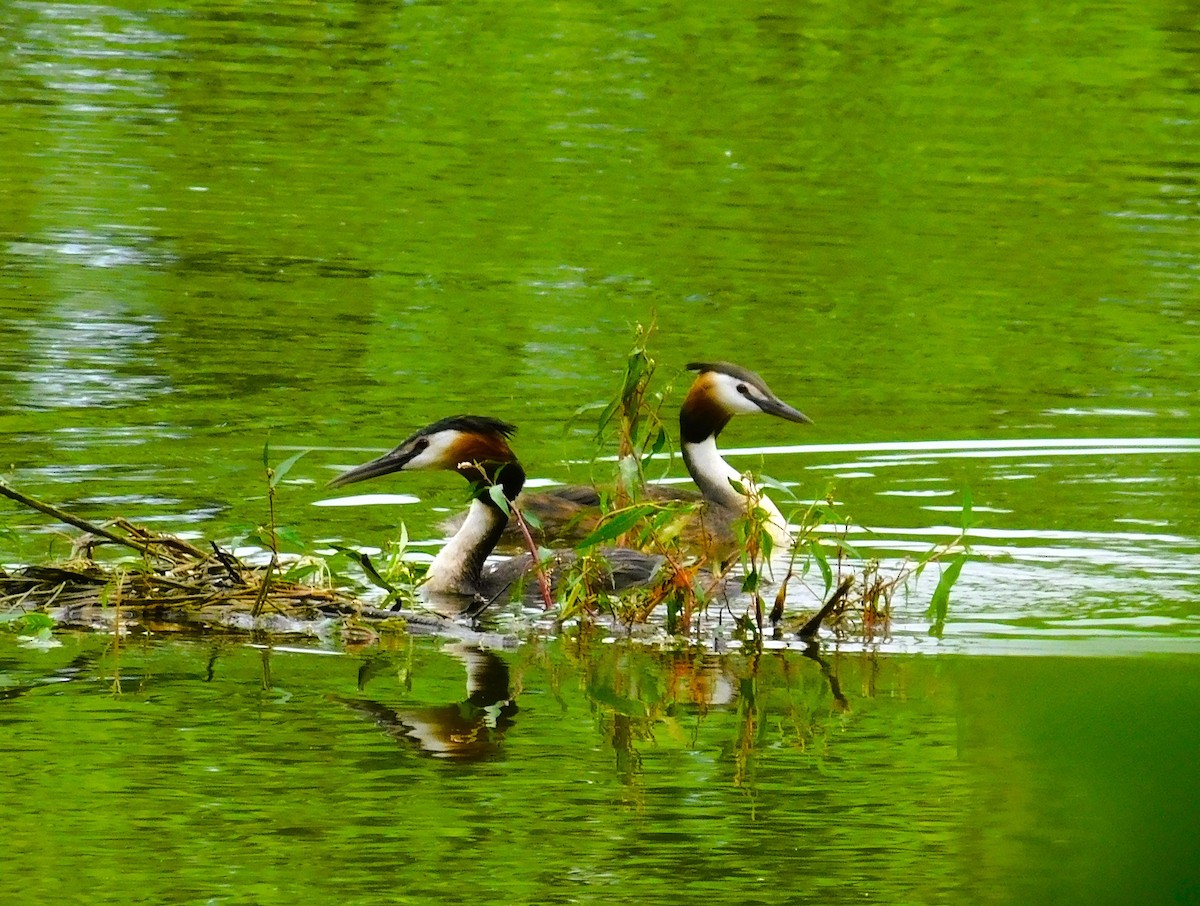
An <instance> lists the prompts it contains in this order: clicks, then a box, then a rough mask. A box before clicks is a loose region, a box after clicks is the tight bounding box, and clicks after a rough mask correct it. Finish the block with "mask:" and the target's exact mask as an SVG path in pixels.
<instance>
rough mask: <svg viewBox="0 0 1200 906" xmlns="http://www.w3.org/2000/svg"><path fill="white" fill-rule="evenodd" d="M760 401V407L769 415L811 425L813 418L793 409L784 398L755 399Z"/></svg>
mask: <svg viewBox="0 0 1200 906" xmlns="http://www.w3.org/2000/svg"><path fill="white" fill-rule="evenodd" d="M755 402H757V403H758V408H759V409H761V410H762V411H763V412H765V413H767V415H774V416H778V417H779V418H782V419H785V420H787V421H789V422H799V423H800V424H802V425H811V424H812V423H813V420H812V419H811V418H809V417H808V416H807V415H805V414H804V413H803V412H801V411H800V410H799V409H793V408H792V407H791V406H789V405H788V404H787V403H785V402H784V401H783V400H781V399H779V398H778V397H774V396H773V397H771V398H770V399H767V400H762V401H759V400H755Z"/></svg>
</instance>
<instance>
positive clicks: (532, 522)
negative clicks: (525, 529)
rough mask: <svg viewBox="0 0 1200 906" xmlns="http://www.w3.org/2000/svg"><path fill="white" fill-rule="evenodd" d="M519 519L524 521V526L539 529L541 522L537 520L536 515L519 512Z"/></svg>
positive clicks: (529, 512) (525, 511)
mask: <svg viewBox="0 0 1200 906" xmlns="http://www.w3.org/2000/svg"><path fill="white" fill-rule="evenodd" d="M521 518H522V519H524V520H525V524H526V525H528V526H529V527H530V528H531V529H540V528H541V527H542V520H541V519H539V518H538V514H537V513H534V512H532V511H530V510H521Z"/></svg>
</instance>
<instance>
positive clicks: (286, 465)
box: [271, 450, 309, 487]
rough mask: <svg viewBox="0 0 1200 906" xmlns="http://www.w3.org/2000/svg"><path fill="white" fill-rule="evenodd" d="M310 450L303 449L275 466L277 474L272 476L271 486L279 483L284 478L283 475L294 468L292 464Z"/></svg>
mask: <svg viewBox="0 0 1200 906" xmlns="http://www.w3.org/2000/svg"><path fill="white" fill-rule="evenodd" d="M308 452H309V451H308V450H301V451H300V452H299V453H297V454H296V455H295V456H289V457H288V458H287V459H285V460H284V461H283V462H281V463H280V464H279V465H277V466H276V467H275V474H273V475H272V476H271V487H275V486H276V485H277V484H279V482H280V481H282V480H283V476H284V475H286V474H287V473H288V472H290V471H291V470H292V466H294V465H295V464H296V463H297V462H299V461H300V457H302V456H304V455H305V454H307V453H308Z"/></svg>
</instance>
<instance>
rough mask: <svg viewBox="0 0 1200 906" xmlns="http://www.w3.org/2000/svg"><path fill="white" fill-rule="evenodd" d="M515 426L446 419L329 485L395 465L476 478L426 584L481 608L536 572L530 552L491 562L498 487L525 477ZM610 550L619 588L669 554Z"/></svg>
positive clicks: (508, 491) (507, 494)
mask: <svg viewBox="0 0 1200 906" xmlns="http://www.w3.org/2000/svg"><path fill="white" fill-rule="evenodd" d="M515 430H516V429H515V428H514V427H513V426H512V425H510V424H507V423H505V422H502V421H500V420H498V419H494V418H488V417H486V416H479V415H457V416H453V417H451V418H444V419H442V420H441V421H437V422H434V423H433V424H430V425H426V426H425V427H424V428H421V429H420V430H418V431H416V432H415V433H414V434H413V435H412V436H411V437H409V438H408V439H407V440H405V441H404V442H403V443H401V444H400V445H399V446H397V447H396V448H395V449H393V450H391V451H390V452H388V453H385V454H384V455H383V456H380V457H379V458H377V459H373V460H371V461H370V462H366V463H363V464H362V465H360V466H355V467H354V468H352V469H348V470H347V471H345V472H343V473H342V474H341V475H338V476H337V477H336V478H334V479H333V480H332V481H331V482H330V483H329V485H330V487H342V486H344V485H348V484H353V483H354V482H358V481H365V480H366V479H369V478H376V477H379V476H381V475H387V474H390V473H392V472H411V471H418V470H431V469H433V470H445V471H450V472H457V473H458V474H459V475H461V476H463V477H464V478H465V479H466V480H467V481H468V482H470V483H471V486H472V500H471V505H470V507H469V508H468V510H467V514H466V517H465V518H464V519H463V520H462V523H461V525H460V526H459V527H458V530H457V531H456V532H455V533H454V535H453V537H451V538H450V540H449V541H448V542H447V543H446V545H445V546H444V547H443V548H442V549H441V550H440V551H439V552H438V553H437V555H436V556H435V557H434V558H433V562H432V563H430V565H429V571H428V572H427V573H426V579H425V582H424V583H423V584H422V586H421V588H422V590H423V593H424V594H426V596H427V597H432V598H436V599H439V600H438V601H437V603H438V604H439V605H444V604H445V603H446V602H447V600H449V601H451V602H454V601H455V599H457V604H458V605H460V606H458V607H457V608H456V609H457V612H460V613H467V614H474V613H478V612H479V611H481V610H482V609H483V608H484V607H486V606H487V605H488V604H490V603H491V602H492V601H493V600H495V599H496V598H498V597H500V596H501V595H503V594H504V593H505V592H506V590H507V589H509V588H510V587H511V586H513V585H514V583H516V582H518V581H520V580H521V579H523V578H524V577H525V576H527V575H531V574H532V572H533V566H534V564H533V558H532V556H531V555H530V554H523V555H518V556H515V557H512V558H509V559H507V560H504V561H501V562H499V563H495V564H488V563H487V558H488V556H489V555H490V554H491V553H492V551H493V550H494V549H495V547H496V544H497V542H499V540H500V536H501V534H503V532H504V529H505V527H506V525H507V524H508V514H507V513H506V512H505V511H504V509H502V508H501V505H500V503H499V502H498V501H497V500H496V499H495V498H494V497H493V496H492V488H493V487H499V488H500V489H501V491H502V492H503V495H504V498H505V499H506V500H507V501H509V502H511V501H513V500H516V499H517V495H518V494H519V493H520V491H521V487H522V486H523V485H524V483H525V471H524V469H523V468H522V467H521V463H520V462H519V461H518V460H517V457H516V455H515V454H514V453H513V451H512V448H511V447H510V446H509V444H508V441H509V438H511V437H512V434H513V432H514V431H515ZM603 553H604V556H605V558H606V559H607V561H608V562H609V568H610V575H609V585H610V588H611V589H612V590H620V589H623V588H626V587H628V586H631V585H635V584H639V583H644V582H647V581H649V580H650V578H651V577H652V576H653V574H654V572H655V570H656V569H657V567H658V566H659V565H660V563H661V562H662V558H660V557H652V556H649V555H647V554H644V553H642V552H640V551H631V550H623V549H610V550H605V551H604V552H603ZM573 556H574V555H573V554H571V553H570V552H560V553H557V554H556V555H555V557H554V566H556V567H561V566H563V565H565V564H566V563H567V562H569V561H570V559H571V558H572V557H573ZM439 609H445V608H444V607H439ZM452 609H455V608H452Z"/></svg>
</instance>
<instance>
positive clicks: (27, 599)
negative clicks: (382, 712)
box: [0, 324, 971, 644]
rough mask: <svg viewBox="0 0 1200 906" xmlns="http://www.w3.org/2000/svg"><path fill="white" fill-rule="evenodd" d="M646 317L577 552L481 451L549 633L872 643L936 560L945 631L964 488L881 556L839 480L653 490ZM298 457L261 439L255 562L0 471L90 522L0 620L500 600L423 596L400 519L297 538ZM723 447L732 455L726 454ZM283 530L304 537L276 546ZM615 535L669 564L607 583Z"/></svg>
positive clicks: (58, 513)
mask: <svg viewBox="0 0 1200 906" xmlns="http://www.w3.org/2000/svg"><path fill="white" fill-rule="evenodd" d="M653 330H654V328H653V324H651V325H650V327H649V328H645V329H644V328H642V327H641V326H640V325H639V326H638V328H637V334H636V338H635V342H634V346H633V349H632V350H631V352H630V354H629V356H628V358H627V361H626V365H625V369H624V373H623V375H622V380H621V388H620V390H619V392H618V393H617V394H616V396H615V397H614V398H613V399H612V400H611V401H610V402H608V403H607V404H606V405H604V406H603V407H602V408H601V411H600V415H599V418H598V421H597V428H596V437H597V440H598V441H600V442H602V443H604V444H605V445H608V444H610V443H611V444H612V445H614V446H615V447H616V448H617V450H618V451H619V455H618V456H617V462H616V475H615V483H614V485H613V489H612V490H609V491H604V490H595V491H592V490H591V489H584V490H586V491H588V492H589V493H590V495H591V497H592V498H593V499H592V507H593V510H594V511H593V512H592V513H591V514H590V515H589V516H588V521H587V531H586V532H585V533H584V536H583V537H582V539H581V540H579V541H578V542H577V543H576V544H575V546H574V548H573V549H572V550H568V551H556V552H552V551H549V550H546V549H545V548H540V547H538V545H537V543H536V541H535V538H534V532H533V531H531V529H533V530H540V529H541V525H540V524H539V523H538V521H537V517H536V516H535V515H534V514H533V513H532V512H530V511H529V510H524V511H523V508H522V504H521V501H522V498H521V497H517V499H516V500H514V501H511V508H510V501H509V500H508V498H507V497H506V494H505V491H504V489H503V488H502V487H501V486H500V484H499V483H497V482H496V478H495V476H492V473H490V472H488V471H487V470H486V469H484V468H483V467H482V465H479V464H477V468H478V471H479V473H480V476H481V482H482V484H485V485H491V487H488V488H486V491H487V492H488V495H489V496H490V498H491V499H492V500H493V501H495V502H496V504H497V506H498V507H499V508H500V509H501V510H503V511H504V512H505V513H507V514H508V515H509V518H510V522H511V523H512V524H514V525H515V526H516V527H517V528H518V529H519V536H520V538H521V540H522V541H523V546H524V547H525V548H526V549H527V550H528V551H529V553H530V554H531V556H532V563H533V566H534V569H533V570H532V573H531V574H532V576H533V578H534V579H535V580H536V591H537V598H538V599H539V603H540V605H541V608H540V609H538V611H537V612H538V613H539V614H541V613H546V612H550V611H555V613H554V617H553V623H552V625H553V627H554V630H553V631H558V629H559V628H560V627H562V626H563V625H564V624H565V623H568V622H569V621H576V622H577V623H578V624H579V625H581V626H583V627H585V628H586V627H588V626H592V625H596V624H598V623H600V622H601V621H605V622H609V623H612V624H613V625H614V626H622V627H624V629H625V631H626V632H627V633H631V634H632V633H634V632H635V631H640V628H641V627H646V626H650V627H651V629H652V631H658V632H660V633H666V634H667V635H668V636H671V637H674V638H677V639H680V640H684V641H688V640H691V641H696V642H705V641H707V640H711V639H712V638H713V637H715V635H717V634H720V633H724V634H725V635H727V636H728V635H729V634H730V633H732V634H734V635H735V636H737V637H740V638H741V639H743V640H745V641H749V642H752V643H754V644H762V643H763V642H764V640H766V639H768V638H772V637H773V638H775V639H779V638H781V637H784V638H787V637H791V638H795V639H798V640H800V641H802V642H807V641H809V640H812V639H814V638H815V637H816V636H817V633H818V632H819V631H820V629H821V628H822V626H825V627H827V628H829V629H831V630H832V631H833V632H834V633H835V634H837V635H838V636H839V637H842V638H861V639H863V640H866V641H868V642H870V641H875V640H879V639H882V638H886V637H887V634H888V632H889V627H890V623H891V617H892V609H893V603H894V600H895V596H896V594H897V593H898V592H899V591H901V590H902V589H907V588H908V587H909V583H910V582H912V581H913V580H915V579H917V578H918V577H920V576H921V574H922V573H923V572H924V571H925V570H926V569H927V568H928V567H929V566H930V565H932V564H938V566H939V567H940V569H941V574H940V577H939V580H938V583H937V587H936V588H935V590H934V592H933V595H932V598H931V600H930V602H929V606H928V612H927V617H928V619H929V620H930V632H931V633H932V634H934V635H940V633H941V632H942V628H943V626H944V624H945V622H946V619H947V616H948V613H949V605H950V592H951V589H952V587H953V586H954V583H955V582H956V581H957V579H958V576H959V574H960V573H961V571H962V569H963V566H964V565H965V563H966V562H967V560H968V559H969V557H970V550H969V547H968V544H967V534H968V530H969V528H970V525H971V499H970V495H969V494H964V499H963V505H962V530H961V532H960V533H959V534H958V536H957V537H956V538H954V539H953V540H951V541H950V542H948V543H943V544H938V545H935V546H933V547H932V548H931V549H930V550H929V551H928V552H927V553H926V554H925V555H924V556H923V557H920V558H918V559H916V560H915V561H913V560H907V559H906V560H904V561H901V562H898V563H895V562H893V563H888V564H884V563H881V562H880V561H879V560H877V559H870V558H867V557H864V556H862V555H861V554H860V553H859V552H858V551H856V550H855V548H854V546H853V545H852V544H851V543H850V542H849V541H848V535H849V531H850V528H851V520H850V519H849V518H848V517H846V516H845V515H843V514H842V513H841V512H839V511H838V509H837V508H836V506H835V505H834V502H833V494H832V490H830V491H829V492H828V493H827V494H826V496H825V497H824V498H822V499H819V500H816V501H804V500H801V499H799V498H798V497H797V496H796V494H795V492H794V490H793V489H792V488H791V487H789V486H788V485H785V484H784V483H782V482H780V481H777V480H775V479H772V478H770V477H768V476H765V475H761V474H753V473H750V472H745V473H741V474H740V475H739V474H738V473H736V472H735V471H734V470H727V471H728V474H729V478H728V482H729V486H730V487H729V488H728V489H726V490H730V489H731V490H732V491H733V492H734V496H733V499H734V500H737V501H741V503H736V504H732V505H719V504H717V503H714V502H712V501H710V500H706V499H701V498H700V497H698V496H692V497H686V496H685V497H683V498H676V497H674V496H671V495H668V494H664V493H661V489H660V488H656V487H655V486H654V485H653V484H652V483H651V482H650V481H648V479H647V471H648V470H649V469H650V467H651V465H652V463H653V462H654V461H656V460H657V459H659V458H660V457H661V456H663V455H664V454H666V453H667V452H668V444H669V441H668V434H667V431H666V429H665V426H664V421H663V419H662V416H661V413H662V409H663V405H664V402H665V400H666V397H667V391H666V390H657V391H656V390H654V389H653V386H654V377H655V371H656V363H655V361H654V358H653V357H652V356H651V355H650V352H649V349H648V342H649V339H650V337H651V336H652V334H653ZM689 367H693V368H698V369H700V370H702V371H704V370H706V369H707V370H713V369H724V372H725V374H734V375H737V376H738V377H736V378H735V380H745V381H747V382H749V381H753V382H755V383H756V385H757V386H758V387H759V388H760V389H761V391H762V392H764V393H767V394H768V395H769V394H770V392H769V390H767V388H766V387H765V385H764V384H762V382H761V379H759V378H758V377H757V376H756V375H753V374H752V373H750V372H746V371H745V369H740V368H737V366H729V365H696V366H689ZM746 389H747V388H746V387H745V386H744V385H742V386H739V390H740V391H746ZM772 399H773V400H774V402H775V403H776V404H778V405H779V406H783V407H784V408H785V409H787V410H788V411H789V412H791V413H792V415H794V416H797V417H798V418H792V419H790V420H793V421H796V420H800V419H803V420H805V421H807V418H806V417H805V416H803V415H802V414H800V413H798V412H796V411H795V410H791V409H790V407H786V405H785V404H782V403H781V402H780V401H779V400H777V399H775V398H774V397H772ZM588 408H589V407H584V409H581V410H579V413H577V415H578V414H580V413H582V412H584V411H586V410H587V409H588ZM682 418H683V415H682V412H681V421H682ZM718 430H719V429H718ZM714 440H715V435H714ZM712 449H713V450H714V451H715V446H714V447H713V448H712ZM304 455H305V452H300V453H297V454H295V455H293V456H291V457H289V458H288V459H286V460H284V461H283V462H282V463H280V464H279V465H277V466H274V467H272V465H271V463H270V450H269V447H268V446H266V445H264V447H263V469H264V474H265V479H266V491H267V494H266V500H267V524H266V525H264V526H261V527H259V529H258V530H257V531H256V532H255V533H254V534H253V535H251V536H250V540H253V541H254V542H255V543H256V544H257V545H258V549H259V550H260V551H261V552H262V555H263V557H264V558H265V560H266V562H265V563H262V564H259V563H253V564H251V563H247V562H245V561H243V560H241V559H239V558H238V557H237V556H235V554H234V552H233V550H232V549H227V548H223V547H221V546H219V545H218V544H216V543H215V542H207V543H206V544H203V545H199V546H198V545H197V544H193V543H192V542H190V541H187V540H184V539H181V538H178V537H175V536H172V535H166V534H158V533H155V532H151V531H148V530H147V529H145V528H143V527H140V526H137V525H134V524H132V523H130V522H129V521H127V520H124V519H120V518H118V519H114V520H113V521H111V522H109V523H106V524H104V525H98V524H95V523H92V522H89V521H86V520H84V519H81V518H79V517H78V516H75V515H74V514H72V513H69V512H66V511H64V510H61V509H59V508H57V507H55V506H53V505H51V504H48V503H45V502H43V501H40V500H36V499H34V498H32V497H29V496H28V495H26V494H23V493H21V492H19V491H17V490H16V489H15V488H12V487H11V486H9V485H6V484H4V483H2V482H0V495H3V496H5V497H8V498H9V499H11V500H13V501H15V502H17V503H19V504H21V505H23V506H26V507H29V508H32V509H34V510H37V511H39V512H41V513H43V514H45V515H48V516H50V517H52V518H54V519H56V520H58V521H60V522H63V523H66V524H68V525H71V526H74V527H75V528H78V529H80V530H82V531H83V532H84V534H83V535H82V536H81V537H79V538H78V539H77V540H76V541H75V544H74V548H73V550H72V553H71V556H70V557H69V558H68V560H67V561H66V562H64V563H60V564H55V565H33V566H26V567H24V568H21V569H16V570H13V571H11V572H5V571H4V570H0V630H3V629H9V630H13V631H17V632H19V633H21V634H22V636H23V638H26V639H28V640H29V644H52V642H53V640H52V636H51V630H52V628H53V627H54V626H79V627H87V628H92V629H103V630H107V631H116V632H122V631H135V630H137V629H140V630H142V631H180V630H187V629H196V628H203V629H210V630H211V629H215V630H238V631H267V632H274V633H306V634H318V635H324V634H331V633H335V632H340V633H343V634H349V635H358V636H360V637H364V638H367V639H369V638H371V637H373V635H374V634H375V633H377V632H380V631H384V630H385V629H389V628H401V629H407V630H409V631H418V632H436V633H442V634H448V635H456V636H461V635H464V634H466V633H471V632H474V631H475V624H474V623H472V624H471V626H470V628H468V626H467V625H466V624H465V623H461V622H456V620H455V619H454V617H456V616H458V617H461V616H463V615H464V614H465V613H467V612H470V613H478V612H479V611H480V610H482V609H483V608H486V607H487V606H488V605H489V604H491V603H492V601H491V600H484V601H480V602H477V604H478V605H479V606H476V607H475V608H474V609H473V610H470V611H461V610H460V611H455V612H454V613H452V614H449V615H445V614H443V613H433V612H430V611H428V610H422V609H420V608H421V605H422V603H423V601H422V597H421V587H420V586H421V583H422V581H423V578H424V568H425V565H424V564H420V563H417V562H415V561H414V560H413V559H411V558H410V557H409V556H408V555H407V549H408V537H407V534H406V532H405V530H404V527H403V526H401V528H400V538H399V540H398V541H397V542H395V543H392V544H390V545H385V548H384V553H383V555H382V556H378V557H377V558H376V559H375V560H372V559H371V557H370V556H368V555H367V554H365V553H363V552H361V551H358V550H356V549H354V548H352V547H347V546H336V545H335V546H334V554H333V555H332V556H329V557H320V556H314V555H312V554H309V553H305V552H304V545H303V543H302V542H301V541H300V539H298V538H294V537H290V536H289V534H288V533H287V532H286V530H283V529H280V528H279V527H278V526H277V524H276V490H277V488H278V486H279V484H280V482H281V481H282V479H283V478H284V476H285V475H286V474H287V473H288V472H289V471H290V470H291V469H292V467H293V466H295V465H296V463H297V462H298V461H299V460H300V459H301V458H302V457H303V456H304ZM685 461H687V453H686V450H685ZM717 462H719V463H720V464H721V465H722V466H725V463H724V461H723V460H721V459H720V458H719V455H718V456H717ZM460 465H461V464H460ZM689 469H691V464H690V462H689ZM499 474H500V473H499V472H496V473H495V475H499ZM489 476H492V477H489ZM735 476H736V477H735ZM697 480H698V481H699V479H697ZM720 480H721V481H724V480H725V479H724V478H722V479H720ZM710 483H711V481H710ZM475 491H476V493H478V491H479V488H478V487H476V488H475ZM767 491H770V492H771V493H772V494H773V495H774V500H772V499H770V498H768V497H767V496H766V492H767ZM584 496H587V495H584ZM596 498H598V502H599V506H598V507H596V506H595V503H596ZM785 514H786V518H785ZM706 520H708V524H706ZM718 522H719V525H718V524H717V523H718ZM281 541H285V542H288V543H289V544H290V546H291V548H292V549H293V551H295V552H293V553H281ZM609 545H617V546H619V547H620V548H626V549H633V550H634V551H643V552H647V553H649V554H651V555H653V557H654V558H657V559H658V560H659V561H661V566H660V567H659V568H658V569H657V570H656V572H655V574H654V578H653V581H651V582H649V583H648V584H641V585H639V586H637V587H635V588H634V589H633V590H632V591H629V592H622V593H619V594H618V593H615V592H612V591H610V590H609V589H610V588H611V587H613V585H614V583H613V582H612V576H613V572H614V564H613V563H610V562H608V557H609V556H612V554H613V553H614V552H612V551H610V552H609V554H607V555H606V553H605V551H606V549H607V546H609ZM101 546H115V547H117V548H120V549H121V550H122V551H123V552H124V554H125V556H123V557H115V558H114V557H111V556H109V557H106V558H105V560H104V562H101V561H100V560H98V559H97V557H96V552H97V548H99V547H101ZM616 553H620V551H616ZM625 553H626V554H628V553H629V550H626V551H625ZM637 556H638V557H642V558H643V560H644V559H645V557H644V555H643V554H640V553H639V554H637ZM347 566H352V567H353V569H352V570H347ZM559 566H563V567H565V568H562V569H557V573H558V574H557V575H556V577H555V581H554V584H553V588H552V583H551V580H550V577H549V571H550V569H552V568H557V567H559ZM543 567H545V568H543ZM364 584H367V585H372V586H375V587H377V588H378V589H379V590H380V591H381V592H382V594H383V599H382V601H381V602H379V603H378V604H377V605H376V606H372V605H368V604H366V603H364V602H363V601H362V600H360V598H359V596H358V595H357V594H356V593H353V592H351V591H349V590H348V589H351V588H355V587H359V588H361V587H362V586H363V585H364ZM797 586H803V587H804V589H806V594H807V596H808V599H809V603H810V605H811V609H815V610H816V611H817V612H816V613H815V614H807V613H804V614H798V613H795V612H794V611H795V607H793V609H792V610H793V612H791V613H789V612H788V608H787V604H788V603H789V594H790V592H792V591H794V590H795V589H796V587H797ZM772 588H773V589H774V591H773V593H772V591H771V590H772ZM532 590H533V589H526V588H524V587H517V586H512V587H508V586H506V587H505V588H504V589H503V590H502V592H501V594H500V595H497V596H496V599H498V598H500V597H501V596H505V597H511V598H513V599H517V600H520V599H522V598H523V597H524V596H525V593H526V592H527V591H532ZM531 597H532V596H531ZM768 598H770V600H769V601H768ZM535 621H536V622H537V623H538V624H539V625H545V621H544V619H543V618H541V617H538V618H530V619H529V620H527V621H526V624H525V625H524V629H528V630H532V629H533V623H534V622H535ZM518 631H520V629H519V630H518Z"/></svg>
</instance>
